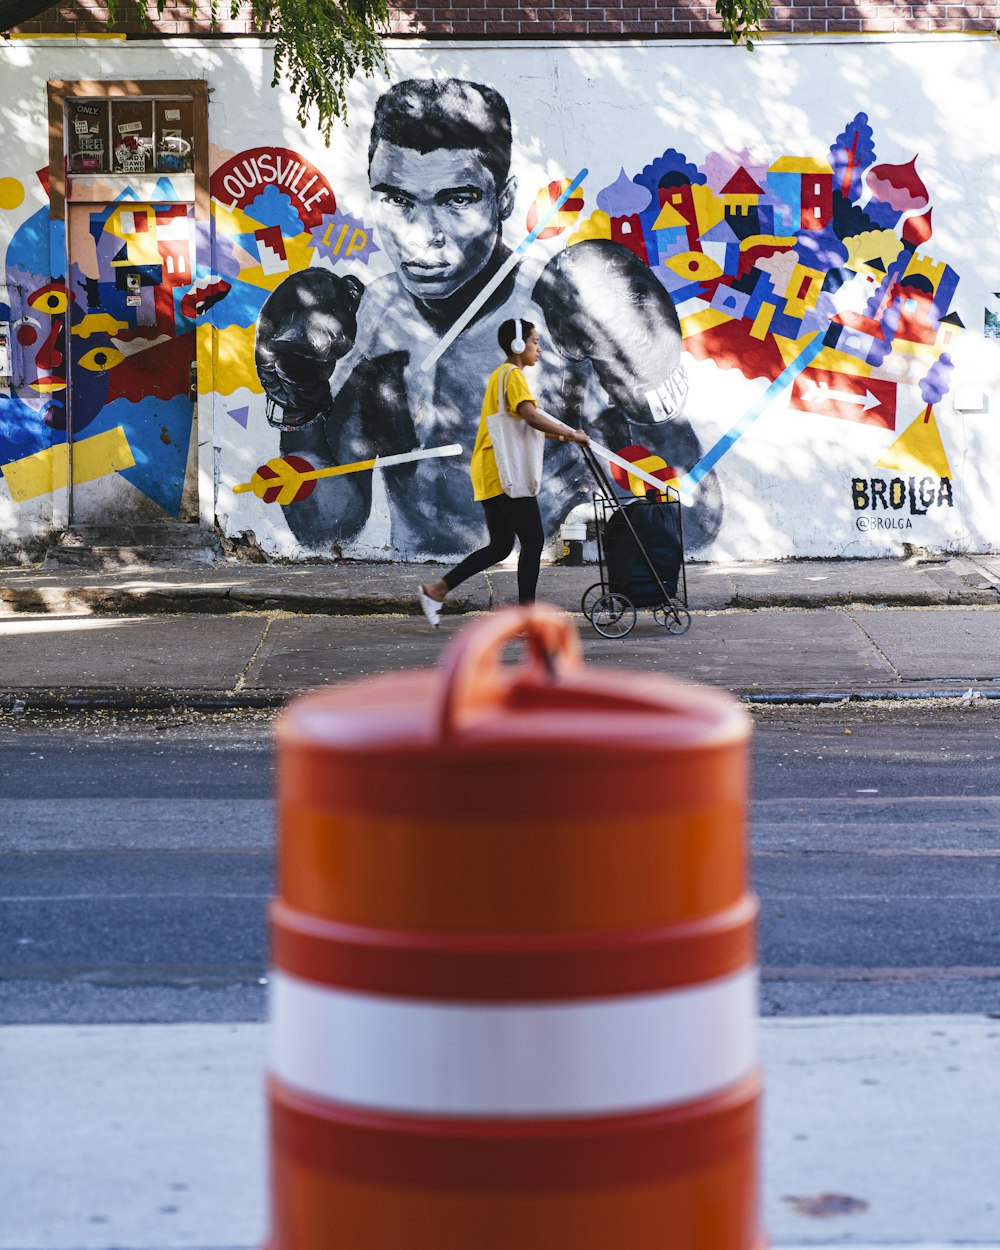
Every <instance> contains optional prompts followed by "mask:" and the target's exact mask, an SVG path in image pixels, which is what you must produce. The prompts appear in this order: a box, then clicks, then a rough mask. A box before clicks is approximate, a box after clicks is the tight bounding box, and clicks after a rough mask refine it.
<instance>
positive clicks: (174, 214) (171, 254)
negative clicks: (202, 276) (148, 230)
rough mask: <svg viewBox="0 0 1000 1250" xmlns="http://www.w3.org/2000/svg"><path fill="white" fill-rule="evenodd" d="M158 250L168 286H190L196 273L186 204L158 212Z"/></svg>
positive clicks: (164, 279)
mask: <svg viewBox="0 0 1000 1250" xmlns="http://www.w3.org/2000/svg"><path fill="white" fill-rule="evenodd" d="M156 250H157V251H158V252H159V254H160V260H161V262H162V264H163V281H164V283H165V284H166V285H167V286H190V285H191V283H192V282H193V281H194V274H193V273H192V269H191V228H190V225H189V222H188V216H187V208H186V206H185V205H179V206H178V207H176V208H170V209H167V210H165V211H163V212H158V213H157V214H156Z"/></svg>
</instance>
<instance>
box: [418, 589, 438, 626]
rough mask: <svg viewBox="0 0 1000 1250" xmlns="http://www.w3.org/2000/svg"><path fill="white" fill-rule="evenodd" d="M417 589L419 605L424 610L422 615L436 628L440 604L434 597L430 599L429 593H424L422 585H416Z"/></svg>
mask: <svg viewBox="0 0 1000 1250" xmlns="http://www.w3.org/2000/svg"><path fill="white" fill-rule="evenodd" d="M417 590H418V592H419V594H420V606H421V607H422V608H423V610H424V616H426V617H427V621H428V623H429V624H430V625H432V626H433V627H434V629H437V628H438V626H439V625H440V624H441V622H440V621H439V620H438V617H440V615H441V605H440V603H438V601H437V600H436V599H432V598H431V597H430V595H428V594H425V592H424V588H423V586H418V587H417Z"/></svg>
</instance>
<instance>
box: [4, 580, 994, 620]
mask: <svg viewBox="0 0 1000 1250" xmlns="http://www.w3.org/2000/svg"><path fill="white" fill-rule="evenodd" d="M998 605H1000V598H998V596H997V595H996V594H994V593H992V592H986V591H969V592H967V593H965V592H963V593H961V594H960V593H957V592H952V591H949V592H946V593H943V594H942V593H940V592H937V593H935V592H930V591H928V592H921V591H909V592H905V593H896V594H890V595H886V594H879V595H875V594H872V595H859V594H857V593H856V592H853V593H847V592H845V593H843V594H836V593H834V594H828V595H822V596H809V595H799V594H792V593H790V594H784V595H748V594H741V593H735V594H733V595H732V596H731V597H730V598H729V599H727V600H722V599H719V600H718V601H717V602H715V603H711V604H708V605H706V606H704V607H694V606H690V605H689V606H690V610H691V612H692V614H694V615H698V614H700V613H704V612H725V611H751V612H752V611H760V610H766V609H769V608H771V609H774V608H790V609H801V610H813V611H822V610H823V609H826V608H852V607H875V608H947V607H955V608H958V607H967V608H970V607H971V608H974V607H996V606H998ZM490 606H492V605H491V604H490V603H489V602H487V601H485V597H484V601H482V602H476V601H475V600H473V599H471V598H466V599H464V600H463V599H457V600H456V601H454V602H451V603H449V604H448V606H447V608H446V614H447V615H449V616H464V615H466V614H468V613H471V612H484V611H487V610H488V608H489V607H490ZM558 606H562V607H563V608H564V610H565V611H568V612H576V611H578V610H579V604H578V603H577V602H576V601H574V603H573V604H572V606H567V605H565V604H563V605H558ZM81 609H83V610H85V611H86V612H87V613H88V614H90V615H94V616H169V615H174V616H176V615H184V614H191V615H216V616H225V615H229V614H231V613H236V612H262V613H263V612H290V613H295V614H298V615H304V616H305V615H312V616H419V615H420V607H419V605H418V604H416V603H414V602H413V601H412V596H410V595H406V594H399V595H349V596H345V597H344V598H338V597H335V596H330V595H317V594H290V593H287V592H278V593H274V592H273V591H272V592H268V591H261V592H260V593H257V592H255V591H253V590H221V589H220V590H216V589H215V588H206V589H204V590H198V589H186V590H184V591H183V592H178V593H174V594H166V593H164V592H163V591H162V590H157V591H151V592H148V593H134V592H129V591H118V590H113V589H112V590H105V589H100V588H93V589H91V588H84V589H81V590H79V591H73V590H66V589H54V588H53V589H51V590H44V591H39V590H36V589H28V588H25V589H23V590H22V589H21V588H12V587H0V617H3V616H7V617H13V616H28V615H33V616H39V615H46V616H60V615H72V614H74V613H76V612H78V611H80V610H81Z"/></svg>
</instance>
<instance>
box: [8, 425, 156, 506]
mask: <svg viewBox="0 0 1000 1250" xmlns="http://www.w3.org/2000/svg"><path fill="white" fill-rule="evenodd" d="M68 464H69V448H68V447H67V445H66V444H65V443H60V444H59V445H58V446H56V447H49V448H47V449H46V450H45V451H39V452H36V453H35V454H34V455H33V456H25V457H24V458H23V459H22V460H12V461H11V462H10V464H5V465H4V466H3V476H4V480H5V481H6V483H7V488H8V489H9V491H10V494H11V498H12V499H13V500H14V502H15V503H24V502H25V500H28V499H37V498H38V496H39V495H48V494H50V493H51V492H52V491H54V490H62V489H63V488H64V487H65V486H66V482H67V480H68V476H69V474H68ZM134 464H135V457H134V456H133V455H132V449H131V447H129V445H128V438H127V437H126V435H125V430H124V429H123V428H122V427H121V426H120V425H119V426H116V427H115V428H114V429H113V430H107V431H106V432H105V433H104V434H95V435H94V436H93V437H92V438H83V439H80V441H79V442H77V443H74V444H73V482H74V484H76V483H79V482H92V481H93V480H94V479H95V478H98V477H106V476H107V475H108V474H109V473H115V472H117V471H118V470H119V469H130V468H131V467H132V466H133V465H134Z"/></svg>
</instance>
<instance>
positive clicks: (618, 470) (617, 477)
mask: <svg viewBox="0 0 1000 1250" xmlns="http://www.w3.org/2000/svg"><path fill="white" fill-rule="evenodd" d="M617 454H618V455H619V456H621V458H622V459H623V460H627V461H629V463H630V464H637V463H638V462H639V461H640V460H649V459H652V457H653V452H651V451H650V450H649V448H648V447H643V446H642V444H641V443H632V444H631V445H630V446H628V447H621V448H619V450H618V452H617ZM657 459H660V457H659V456H657ZM610 468H611V477H612V478H613V480H614V481H615V482H616V483H617V485H619V486H620V487H621V488H622V489H623V490H629V489H630V487H629V481H628V474H627V473H626V471H625V470H624V469H623V468H622V467H621V465H617V464H613V465H611V466H610ZM646 472H647V473H649V474H650V476H652V477H656V478H659V479H660V481H661V482H669V481H670V480H671V478H675V477H676V476H677V470H676V469H673V468H671V466H670V465H669V464H664V465H663V467H662V468H660V469H647V470H646ZM650 489H651V490H652V487H650Z"/></svg>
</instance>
